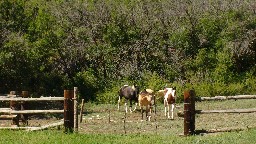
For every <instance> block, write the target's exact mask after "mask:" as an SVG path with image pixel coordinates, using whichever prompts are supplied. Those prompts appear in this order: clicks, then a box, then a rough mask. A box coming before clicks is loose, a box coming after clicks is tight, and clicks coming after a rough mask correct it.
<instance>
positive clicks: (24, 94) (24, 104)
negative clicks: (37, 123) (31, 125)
mask: <svg viewBox="0 0 256 144" xmlns="http://www.w3.org/2000/svg"><path fill="white" fill-rule="evenodd" d="M21 95H22V97H23V98H28V97H29V93H28V91H22V92H21ZM20 109H21V110H27V109H28V103H27V102H24V101H22V102H21V105H20ZM21 120H22V122H23V124H25V125H28V114H21Z"/></svg>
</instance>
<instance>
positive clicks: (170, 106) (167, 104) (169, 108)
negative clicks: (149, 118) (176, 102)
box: [167, 104, 171, 119]
mask: <svg viewBox="0 0 256 144" xmlns="http://www.w3.org/2000/svg"><path fill="white" fill-rule="evenodd" d="M167 107H168V119H169V118H170V112H171V111H170V107H171V105H169V104H167Z"/></svg>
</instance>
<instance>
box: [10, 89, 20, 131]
mask: <svg viewBox="0 0 256 144" xmlns="http://www.w3.org/2000/svg"><path fill="white" fill-rule="evenodd" d="M16 94H17V93H16V91H10V95H16ZM11 97H13V96H11ZM10 108H11V109H12V110H18V103H17V102H15V101H10ZM12 125H17V126H19V115H18V114H17V116H16V117H15V118H12Z"/></svg>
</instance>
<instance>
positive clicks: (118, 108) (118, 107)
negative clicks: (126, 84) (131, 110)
mask: <svg viewBox="0 0 256 144" xmlns="http://www.w3.org/2000/svg"><path fill="white" fill-rule="evenodd" d="M120 101H121V97H120V96H119V97H118V104H117V110H118V111H119V110H120Z"/></svg>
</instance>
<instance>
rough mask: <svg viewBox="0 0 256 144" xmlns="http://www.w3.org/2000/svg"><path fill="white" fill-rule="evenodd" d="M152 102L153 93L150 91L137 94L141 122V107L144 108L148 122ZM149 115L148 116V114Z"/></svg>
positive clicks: (145, 90)
mask: <svg viewBox="0 0 256 144" xmlns="http://www.w3.org/2000/svg"><path fill="white" fill-rule="evenodd" d="M153 100H154V91H153V90H151V89H144V90H143V91H141V92H140V94H139V99H138V101H139V106H140V110H141V119H142V120H143V106H145V107H146V118H147V120H148V121H150V117H151V112H152V105H153ZM148 113H149V114H150V115H149V114H148Z"/></svg>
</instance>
